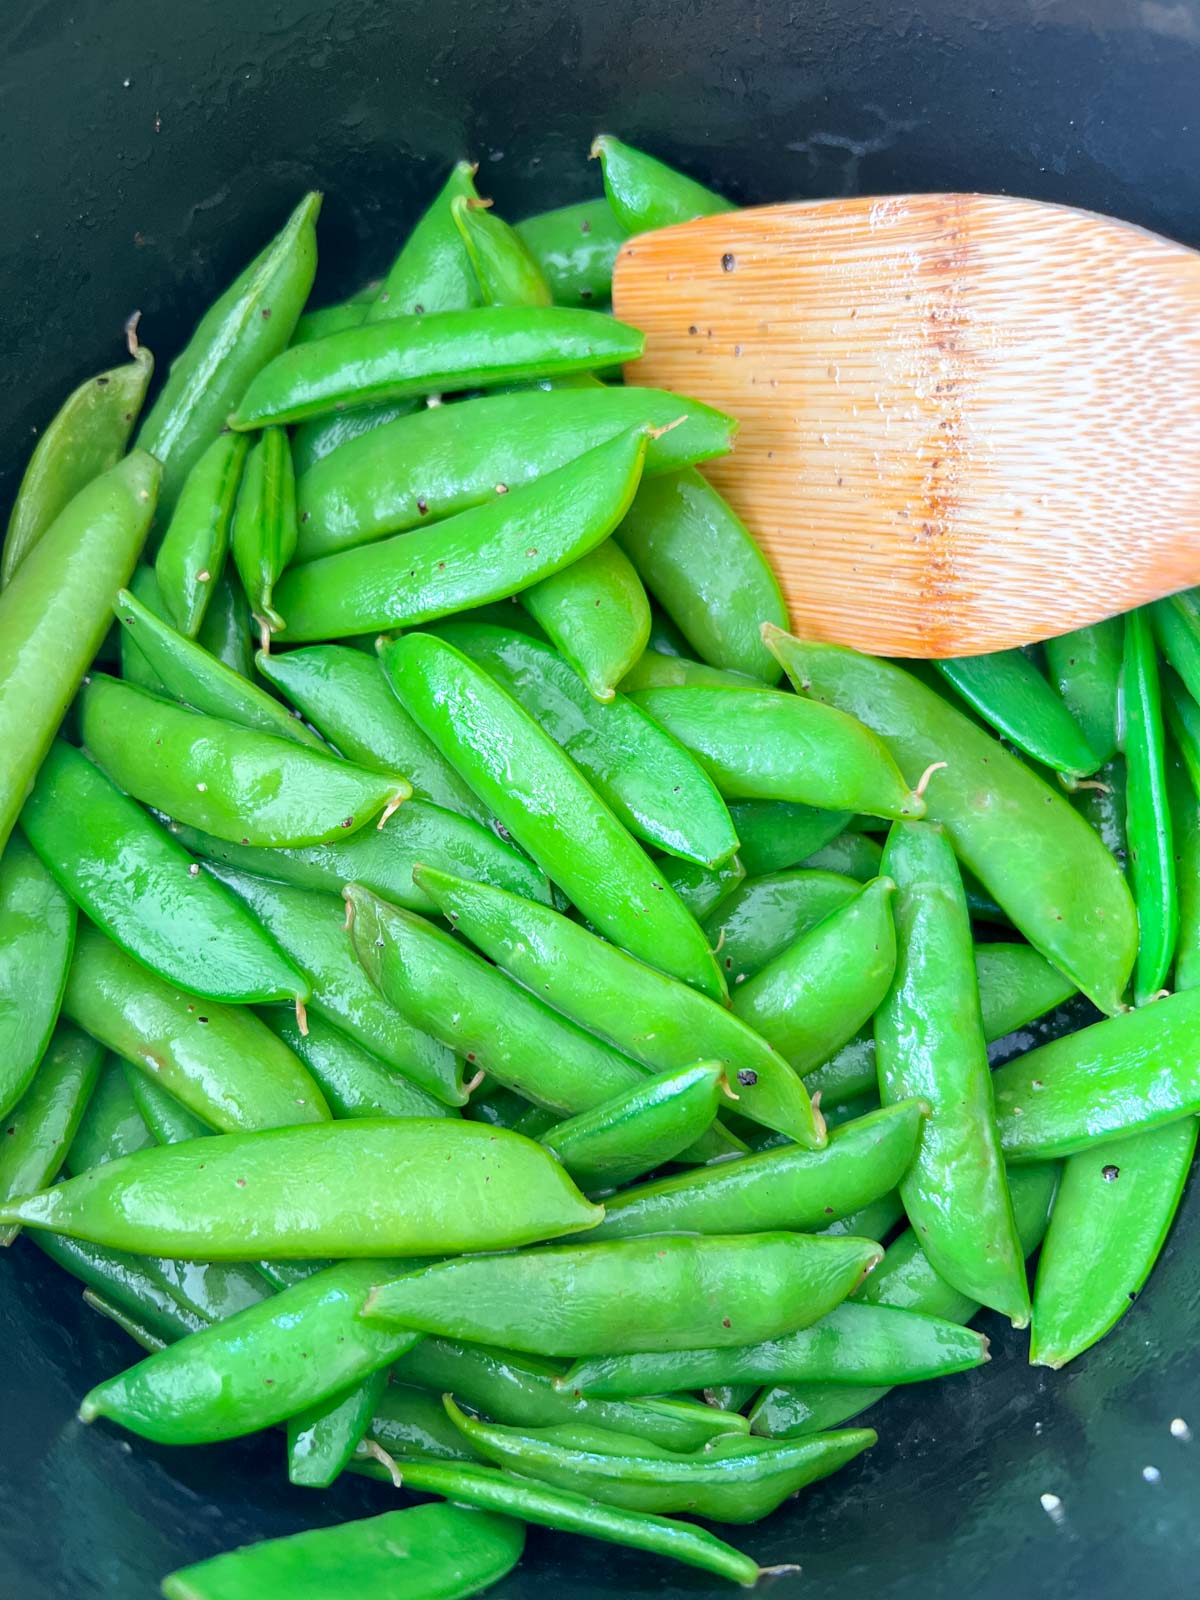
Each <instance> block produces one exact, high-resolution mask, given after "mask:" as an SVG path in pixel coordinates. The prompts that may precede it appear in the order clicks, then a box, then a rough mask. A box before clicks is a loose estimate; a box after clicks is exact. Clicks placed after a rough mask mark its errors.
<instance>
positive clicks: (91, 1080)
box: [0, 1023, 104, 1245]
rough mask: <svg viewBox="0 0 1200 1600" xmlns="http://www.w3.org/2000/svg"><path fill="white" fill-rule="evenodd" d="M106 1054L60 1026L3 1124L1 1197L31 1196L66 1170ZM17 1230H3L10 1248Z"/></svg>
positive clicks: (91, 1041) (3, 1241)
mask: <svg viewBox="0 0 1200 1600" xmlns="http://www.w3.org/2000/svg"><path fill="white" fill-rule="evenodd" d="M103 1059H104V1050H103V1047H102V1046H101V1045H98V1044H97V1043H96V1041H95V1040H94V1039H89V1038H88V1037H87V1035H86V1034H83V1033H80V1032H79V1031H78V1029H76V1028H72V1027H71V1026H70V1025H69V1024H68V1023H60V1024H59V1026H58V1028H57V1029H56V1031H55V1033H54V1037H53V1038H52V1039H51V1041H50V1044H49V1046H48V1047H47V1050H46V1053H45V1055H44V1056H43V1057H42V1060H41V1063H40V1065H39V1066H38V1069H37V1072H36V1073H35V1075H34V1077H33V1080H32V1082H31V1083H30V1085H29V1087H28V1088H27V1089H26V1090H25V1093H24V1094H23V1095H22V1096H21V1098H20V1099H19V1100H18V1101H17V1103H16V1105H15V1106H13V1107H11V1109H10V1110H9V1111H8V1112H6V1113H5V1115H4V1117H3V1120H2V1122H0V1197H2V1198H3V1199H5V1200H11V1199H13V1198H14V1197H15V1196H16V1195H22V1194H32V1193H33V1191H34V1190H35V1189H41V1188H43V1187H44V1185H46V1184H47V1183H49V1182H50V1180H51V1179H52V1178H53V1177H54V1174H55V1173H56V1172H57V1171H58V1169H59V1167H60V1166H61V1165H62V1160H63V1157H64V1156H65V1155H66V1153H67V1151H68V1149H69V1148H70V1146H71V1141H72V1140H73V1139H74V1137H75V1133H76V1130H77V1129H78V1127H79V1122H80V1119H81V1118H82V1116H83V1113H84V1109H85V1107H86V1106H87V1103H88V1100H89V1099H90V1098H91V1094H92V1090H93V1089H94V1088H95V1087H96V1082H97V1079H98V1078H99V1075H100V1063H101V1061H102V1060H103ZM15 1235H16V1228H15V1227H12V1226H10V1227H7V1228H3V1229H0V1245H5V1244H11V1243H12V1241H13V1238H14V1237H15Z"/></svg>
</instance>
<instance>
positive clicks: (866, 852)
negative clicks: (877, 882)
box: [801, 828, 883, 883]
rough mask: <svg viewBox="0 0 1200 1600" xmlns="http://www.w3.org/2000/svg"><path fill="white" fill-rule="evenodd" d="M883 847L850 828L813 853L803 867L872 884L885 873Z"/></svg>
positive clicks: (803, 863) (867, 835)
mask: <svg viewBox="0 0 1200 1600" xmlns="http://www.w3.org/2000/svg"><path fill="white" fill-rule="evenodd" d="M882 861H883V846H882V845H881V844H879V843H878V841H877V840H875V839H872V838H871V837H870V835H869V834H865V833H855V832H854V830H853V829H851V828H847V829H846V831H845V833H839V834H838V836H837V838H836V839H831V840H830V841H829V843H828V844H823V845H822V846H821V848H820V849H819V850H814V851H813V853H812V855H810V856H808V857H807V858H806V859H805V860H804V861H803V862H802V863H801V865H803V866H805V867H807V868H808V869H809V871H812V872H836V873H838V874H839V875H840V876H842V877H845V878H853V879H855V881H856V882H858V883H870V881H871V879H872V878H877V877H878V876H879V874H880V872H881V870H882V866H881V863H882Z"/></svg>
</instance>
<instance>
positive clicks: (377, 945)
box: [346, 885, 641, 1115]
mask: <svg viewBox="0 0 1200 1600" xmlns="http://www.w3.org/2000/svg"><path fill="white" fill-rule="evenodd" d="M346 898H347V900H348V902H349V904H350V906H351V907H352V908H353V911H352V915H351V923H350V934H351V938H352V939H353V941H354V950H355V953H356V954H357V956H358V959H359V961H360V962H361V964H362V967H363V969H364V971H365V973H366V975H367V977H368V978H369V979H370V980H371V982H372V983H373V984H374V985H375V986H376V988H377V989H378V990H380V991H381V993H382V995H383V996H384V997H386V1000H387V1001H388V1003H389V1004H390V1005H392V1006H394V1007H395V1009H396V1010H397V1011H398V1012H399V1013H400V1015H401V1016H403V1017H407V1018H408V1019H409V1021H410V1022H411V1023H412V1024H413V1026H414V1027H417V1028H423V1029H425V1030H426V1031H427V1032H428V1033H430V1034H432V1035H433V1037H434V1038H435V1039H439V1040H440V1041H441V1042H442V1044H443V1045H444V1046H445V1047H446V1049H447V1050H448V1051H449V1050H453V1051H454V1052H455V1053H456V1056H457V1057H458V1058H460V1059H465V1060H466V1062H467V1064H468V1065H469V1067H470V1068H471V1070H472V1071H476V1070H480V1071H483V1072H486V1073H487V1074H488V1076H489V1077H490V1078H493V1079H495V1080H496V1081H497V1082H498V1083H502V1084H505V1085H506V1086H507V1087H508V1088H510V1089H515V1090H516V1091H517V1092H518V1093H519V1094H522V1095H524V1096H525V1097H526V1099H528V1100H532V1101H533V1103H534V1104H535V1105H539V1106H546V1107H548V1108H549V1109H550V1110H552V1111H558V1112H565V1113H566V1114H568V1115H574V1114H575V1113H576V1112H579V1111H587V1110H589V1109H590V1108H591V1107H592V1106H595V1105H599V1104H600V1103H601V1102H602V1101H604V1100H607V1099H609V1098H611V1096H613V1095H614V1094H619V1093H621V1092H622V1091H624V1090H626V1089H629V1088H631V1087H633V1085H635V1084H637V1083H639V1082H640V1081H641V1074H640V1072H639V1070H638V1068H637V1067H636V1066H635V1065H634V1063H633V1062H632V1061H629V1060H627V1059H626V1058H625V1057H624V1056H621V1055H619V1054H618V1053H617V1051H616V1050H614V1049H613V1048H611V1047H610V1046H609V1045H606V1044H605V1043H603V1042H602V1041H601V1040H599V1039H593V1038H590V1037H589V1036H588V1035H587V1034H586V1033H584V1032H583V1030H582V1029H580V1028H577V1027H575V1026H574V1025H573V1024H572V1023H570V1022H568V1021H567V1020H566V1019H565V1018H563V1017H559V1016H557V1015H556V1014H555V1013H554V1012H553V1011H552V1010H551V1009H550V1007H549V1005H547V1004H545V1003H543V1002H542V1000H541V999H538V998H535V997H534V996H533V995H530V994H526V993H524V992H523V991H522V990H521V989H519V988H518V987H517V985H516V984H515V983H513V982H512V981H511V980H510V979H509V978H508V977H506V976H505V974H504V973H502V972H497V971H496V970H495V969H494V968H492V967H490V966H489V965H488V963H487V962H486V961H483V960H481V959H480V957H479V956H477V955H475V953H474V952H473V951H471V950H469V949H467V947H466V946H465V945H463V944H461V943H459V942H458V941H457V940H455V939H454V938H452V937H451V936H450V935H449V934H447V933H443V932H442V930H441V929H440V928H435V927H434V926H433V924H432V923H429V922H426V921H424V920H423V919H422V918H421V917H417V916H414V915H413V913H412V912H411V911H401V910H399V909H397V908H396V907H394V906H389V905H388V904H387V903H386V902H385V901H383V900H379V899H377V898H376V896H374V895H372V894H368V893H367V891H366V890H364V889H360V888H359V887H358V886H357V885H351V887H350V888H348V889H347V890H346Z"/></svg>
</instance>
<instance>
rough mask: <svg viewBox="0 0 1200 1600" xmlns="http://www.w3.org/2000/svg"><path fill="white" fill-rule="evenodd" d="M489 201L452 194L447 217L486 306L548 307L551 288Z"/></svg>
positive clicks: (511, 229) (514, 232)
mask: <svg viewBox="0 0 1200 1600" xmlns="http://www.w3.org/2000/svg"><path fill="white" fill-rule="evenodd" d="M491 203H492V202H491V201H490V200H476V199H472V198H470V197H469V196H467V195H455V197H454V199H453V200H451V202H450V215H451V217H452V219H453V221H454V226H455V227H456V228H457V229H458V234H459V238H460V239H461V240H462V242H463V245H464V247H465V249H466V252H467V256H468V258H469V260H470V262H471V270H472V272H473V273H474V274H475V281H476V283H477V284H478V285H479V298H480V299H481V300H482V301H483V303H484V305H485V306H548V305H552V304H553V296H552V295H551V293H550V285H549V284H548V283H547V282H546V279H545V277H544V275H543V273H542V269H541V267H539V266H538V264H537V262H536V261H535V260H534V257H533V254H532V252H531V251H530V249H529V247H528V245H526V243H525V241H524V240H523V239H522V238H521V236H520V234H519V233H517V232H516V231H515V229H513V228H510V227H509V225H508V223H507V222H505V221H504V219H503V218H502V217H498V216H496V215H495V213H494V212H492V211H490V210H488V207H489V206H490V205H491Z"/></svg>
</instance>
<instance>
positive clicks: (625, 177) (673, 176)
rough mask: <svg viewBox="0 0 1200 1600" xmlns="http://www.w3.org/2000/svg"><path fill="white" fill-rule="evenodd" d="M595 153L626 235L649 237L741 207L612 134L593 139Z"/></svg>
mask: <svg viewBox="0 0 1200 1600" xmlns="http://www.w3.org/2000/svg"><path fill="white" fill-rule="evenodd" d="M591 154H592V156H593V157H594V158H598V159H599V162H600V165H601V167H602V169H603V171H604V192H605V194H606V195H607V196H608V203H609V205H610V206H611V207H612V209H613V212H614V214H615V215H616V218H617V221H618V222H619V223H620V224H621V226H622V227H623V228H624V229H625V232H626V233H648V232H649V231H650V230H651V228H669V227H670V226H671V224H672V223H675V222H691V221H692V219H693V218H694V217H711V216H715V215H716V214H717V212H719V211H735V210H736V209H737V208H736V206H735V205H734V204H733V202H732V200H726V199H725V198H724V197H723V196H721V195H719V194H716V193H714V191H713V190H712V189H706V188H705V187H704V185H703V184H702V183H697V182H696V180H695V179H694V178H688V177H685V175H684V174H683V173H682V172H677V171H676V170H675V168H674V167H669V166H668V165H667V163H666V162H665V161H659V160H657V159H656V158H655V157H654V156H648V155H647V154H646V153H645V151H643V150H635V149H634V147H633V146H632V145H630V144H624V143H623V142H622V141H621V140H620V139H617V138H615V137H614V136H613V135H612V134H611V133H602V134H601V135H600V136H599V138H597V139H594V140H593V141H592V149H591Z"/></svg>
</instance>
